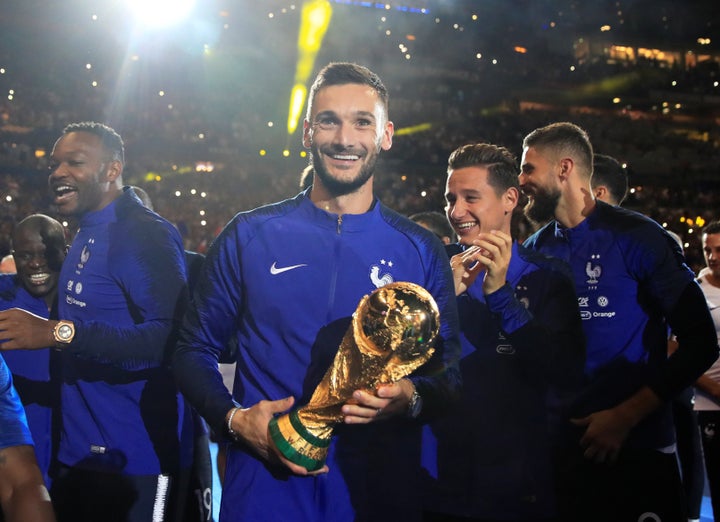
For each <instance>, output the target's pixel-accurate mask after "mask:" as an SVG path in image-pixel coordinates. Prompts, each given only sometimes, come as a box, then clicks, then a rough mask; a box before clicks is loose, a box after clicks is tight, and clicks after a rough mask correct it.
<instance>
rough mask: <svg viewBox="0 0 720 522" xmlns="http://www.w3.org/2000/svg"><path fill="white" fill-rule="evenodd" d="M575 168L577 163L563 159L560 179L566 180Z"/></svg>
mask: <svg viewBox="0 0 720 522" xmlns="http://www.w3.org/2000/svg"><path fill="white" fill-rule="evenodd" d="M574 168H575V162H574V161H573V160H572V158H563V159H561V160H560V179H561V180H563V181H564V180H566V179H567V178H568V176H570V173H571V172H572V171H573V169H574Z"/></svg>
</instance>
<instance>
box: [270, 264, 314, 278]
mask: <svg viewBox="0 0 720 522" xmlns="http://www.w3.org/2000/svg"><path fill="white" fill-rule="evenodd" d="M275 264H276V263H273V264H272V266H271V267H270V273H271V274H272V275H278V274H282V273H283V272H287V271H288V270H295V269H296V268H300V267H301V266H307V264H305V263H303V264H301V265H292V266H284V267H282V268H278V267H276V266H275Z"/></svg>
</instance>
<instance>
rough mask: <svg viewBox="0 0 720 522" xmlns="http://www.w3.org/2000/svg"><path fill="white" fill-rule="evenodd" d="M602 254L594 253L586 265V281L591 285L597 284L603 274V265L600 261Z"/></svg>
mask: <svg viewBox="0 0 720 522" xmlns="http://www.w3.org/2000/svg"><path fill="white" fill-rule="evenodd" d="M599 259H600V254H593V255H591V256H590V260H589V261H588V262H587V264H586V265H585V275H587V276H588V279H587V281H586V283H587V284H589V285H596V284H598V281H599V280H600V276H601V275H602V266H601V265H600V263H599Z"/></svg>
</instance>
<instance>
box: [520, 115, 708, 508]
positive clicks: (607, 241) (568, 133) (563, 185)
mask: <svg viewBox="0 0 720 522" xmlns="http://www.w3.org/2000/svg"><path fill="white" fill-rule="evenodd" d="M592 158H593V152H592V146H591V144H590V140H589V138H588V136H587V134H586V133H585V131H584V130H583V129H581V128H580V127H578V126H576V125H574V124H572V123H554V124H552V125H548V126H546V127H542V128H539V129H536V130H535V131H533V132H531V133H530V134H529V135H528V136H527V137H526V138H525V140H524V142H523V156H522V162H521V172H520V186H521V187H522V190H523V191H524V192H525V194H526V195H527V196H528V197H529V198H530V200H531V202H530V204H529V206H528V207H527V213H528V215H529V216H530V217H531V218H533V219H534V220H536V221H542V220H543V219H545V218H554V219H553V221H551V222H550V223H548V224H547V225H546V226H544V227H543V228H541V229H540V230H539V231H537V232H536V233H535V234H534V235H533V236H531V237H530V238H529V239H528V240H527V241H526V245H527V246H529V247H531V248H535V249H537V250H539V251H541V252H543V253H546V254H549V255H553V256H555V257H559V258H561V259H564V260H566V261H567V262H568V263H569V264H570V266H571V268H572V271H573V276H574V279H575V286H576V292H577V296H578V304H579V306H580V313H581V316H582V318H583V328H584V331H585V336H586V338H587V362H586V365H585V386H584V389H583V391H582V392H581V393H580V395H579V396H578V398H577V400H576V401H575V405H574V408H573V418H572V419H571V422H572V423H573V424H574V425H575V426H577V429H578V439H579V444H578V445H577V449H576V451H575V452H573V453H571V454H569V455H568V456H567V462H566V467H565V469H564V470H563V475H562V476H561V490H560V492H559V494H560V502H561V506H560V507H561V510H562V515H563V518H562V520H568V521H577V520H585V521H587V520H592V521H595V520H597V521H603V522H606V521H608V520H613V521H630V520H632V521H635V520H651V519H652V520H684V519H686V516H685V514H684V507H683V506H684V502H683V492H682V485H681V482H680V476H679V472H678V468H677V462H676V457H675V453H674V451H675V449H674V447H675V440H674V430H673V422H672V416H671V410H670V404H669V399H671V398H672V397H673V396H674V395H676V394H677V393H679V392H680V391H681V390H683V389H684V388H686V387H687V386H688V385H689V384H690V383H692V382H693V381H694V380H695V379H696V378H697V377H698V376H699V375H700V374H702V372H703V371H704V370H705V369H707V368H708V367H709V366H710V365H711V364H712V362H713V361H714V360H715V359H716V358H717V356H718V345H717V339H716V337H715V331H714V327H713V322H712V319H711V317H710V314H709V312H708V309H707V306H706V304H705V299H704V297H703V294H702V292H701V291H700V288H699V287H698V285H697V283H696V282H695V280H694V276H693V273H692V272H691V271H690V269H689V268H688V267H687V266H686V265H685V261H684V258H683V255H682V252H681V250H680V247H679V246H678V244H677V243H676V242H675V240H674V239H673V238H672V237H670V235H669V234H667V233H666V232H665V231H664V230H663V229H662V227H660V226H659V225H658V224H657V223H655V222H654V221H652V220H650V219H648V218H647V217H645V216H643V215H641V214H638V213H636V212H632V211H628V210H625V209H622V208H619V207H613V206H611V205H608V204H606V203H604V202H602V201H598V200H595V199H594V197H593V192H592V189H591V186H590V177H591V174H592ZM558 195H559V197H558ZM553 202H554V203H553ZM549 209H552V214H549V213H548V211H549ZM668 325H669V326H670V327H671V328H672V331H673V333H675V334H676V335H677V339H678V342H679V348H678V350H677V351H676V352H675V353H674V354H673V355H672V356H671V357H669V358H668V357H667V333H668V330H667V328H668Z"/></svg>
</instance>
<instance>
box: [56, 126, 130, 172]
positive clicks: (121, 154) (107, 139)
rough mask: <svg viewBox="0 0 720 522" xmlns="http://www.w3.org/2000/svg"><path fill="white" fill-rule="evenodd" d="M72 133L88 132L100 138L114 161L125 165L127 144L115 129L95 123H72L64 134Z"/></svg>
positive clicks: (65, 129)
mask: <svg viewBox="0 0 720 522" xmlns="http://www.w3.org/2000/svg"><path fill="white" fill-rule="evenodd" d="M71 132H88V133H90V134H94V135H95V136H97V137H99V138H100V143H101V144H102V146H103V148H104V149H105V150H106V151H107V152H108V154H109V155H110V156H111V158H112V160H113V161H119V162H120V163H122V164H123V165H124V164H125V144H124V143H123V140H122V138H121V137H120V135H119V134H118V133H117V132H115V129H113V128H112V127H108V126H107V125H105V124H104V123H98V122H95V121H82V122H78V123H71V124H70V125H68V126H67V127H65V128H64V129H63V134H70V133H71Z"/></svg>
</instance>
